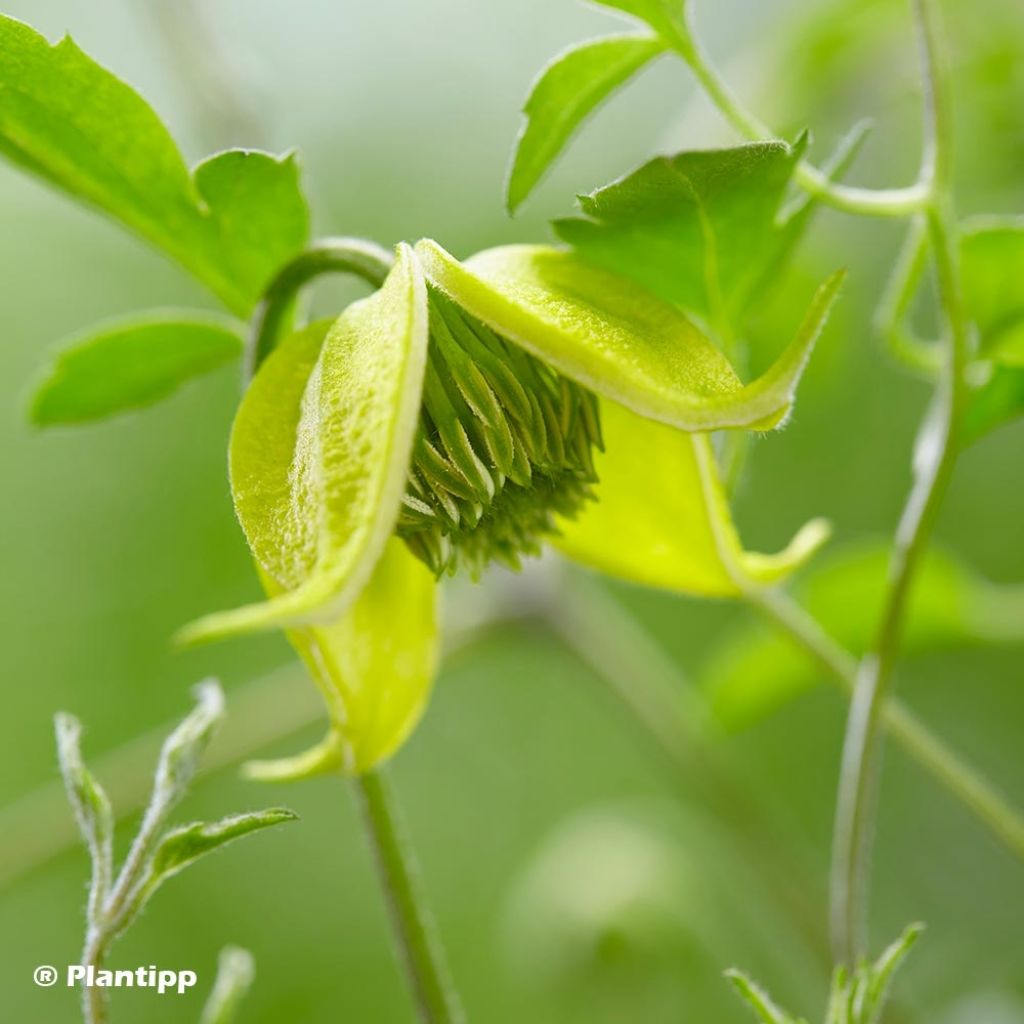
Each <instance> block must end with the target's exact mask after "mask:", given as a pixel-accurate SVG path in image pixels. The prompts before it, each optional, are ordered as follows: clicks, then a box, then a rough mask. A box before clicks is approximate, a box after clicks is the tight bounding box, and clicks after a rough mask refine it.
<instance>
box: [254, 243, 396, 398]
mask: <svg viewBox="0 0 1024 1024" xmlns="http://www.w3.org/2000/svg"><path fill="white" fill-rule="evenodd" d="M391 262H392V260H391V253H390V252H388V250H387V249H384V248H382V247H381V246H379V245H375V244H374V243H373V242H367V241H365V240H364V239H362V238H324V239H321V240H320V241H318V242H314V243H313V244H312V245H311V246H310V247H309V248H308V249H306V250H305V251H304V252H302V253H300V254H299V255H298V256H296V257H295V259H293V260H292V261H291V262H290V263H286V264H285V266H284V267H283V268H282V269H281V270H280V271H279V272H278V274H277V276H276V277H275V278H274V279H273V281H271V282H270V284H269V285H268V286H267V290H266V291H265V292H264V293H263V299H262V300H261V302H260V304H259V307H258V308H257V310H256V313H255V316H254V317H253V323H252V331H251V334H250V338H249V348H248V352H247V357H246V365H245V371H244V373H245V378H246V380H248V379H250V378H251V377H252V375H253V374H254V373H255V372H256V371H257V370H258V369H259V367H260V364H261V363H262V362H263V360H264V359H266V358H267V356H268V355H270V353H271V352H272V351H273V349H274V346H275V345H276V344H277V342H278V339H279V337H280V335H281V332H282V330H283V329H284V327H285V325H286V324H287V323H288V321H289V319H290V317H291V315H292V312H293V310H294V305H295V297H296V295H297V294H298V292H299V289H301V288H302V287H303V286H304V285H307V284H309V282H310V281H312V280H313V279H314V278H317V277H321V276H322V275H324V274H355V275H356V277H361V278H362V279H363V280H364V281H366V282H367V283H368V284H371V285H373V287H374V288H379V287H380V286H381V285H382V284H383V283H384V278H386V277H387V276H388V271H389V270H390V269H391Z"/></svg>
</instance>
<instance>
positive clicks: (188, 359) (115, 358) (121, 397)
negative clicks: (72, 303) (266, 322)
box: [30, 312, 243, 427]
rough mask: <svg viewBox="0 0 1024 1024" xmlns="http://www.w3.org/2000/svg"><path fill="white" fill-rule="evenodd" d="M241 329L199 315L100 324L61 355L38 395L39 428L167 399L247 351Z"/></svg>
mask: <svg viewBox="0 0 1024 1024" xmlns="http://www.w3.org/2000/svg"><path fill="white" fill-rule="evenodd" d="M242 345H243V342H242V337H241V335H240V334H239V331H238V329H237V327H235V326H234V325H233V324H231V323H230V322H227V321H223V320H216V319H213V318H211V317H209V316H205V315H203V314H196V313H184V312H182V313H177V312H169V313H160V314H149V315H148V316H146V317H144V318H139V317H132V318H131V319H126V320H118V321H115V322H113V323H108V324H104V325H101V326H99V327H97V328H94V329H93V330H91V331H89V332H88V333H86V334H83V335H81V336H79V337H77V338H75V339H73V340H71V341H70V342H69V343H68V344H67V346H66V347H65V348H64V349H63V350H62V351H61V352H59V353H58V355H57V358H56V359H55V360H54V362H53V364H52V365H51V366H50V368H49V371H48V372H47V376H46V378H45V379H44V380H43V381H42V383H41V384H39V386H38V387H37V388H36V391H35V394H34V395H33V397H32V405H31V411H30V416H31V419H32V422H33V423H34V424H36V426H40V427H48V426H53V425H55V424H62V423H86V422H90V421H92V420H98V419H103V418H104V417H106V416H112V415H114V414H116V413H120V412H125V411H127V410H130V409H138V408H141V407H142V406H146V405H152V404H153V403H154V402H157V401H159V400H160V399H162V398H165V397H167V395H169V394H171V393H172V392H173V391H175V390H177V388H178V387H179V386H180V385H181V384H183V383H185V382H186V381H188V380H190V379H191V378H193V377H198V376H199V375H200V374H204V373H209V372H210V371H211V370H215V369H217V368H218V367H219V366H223V365H224V364H225V363H229V362H231V361H232V360H234V359H237V358H238V357H239V356H240V355H241V353H242Z"/></svg>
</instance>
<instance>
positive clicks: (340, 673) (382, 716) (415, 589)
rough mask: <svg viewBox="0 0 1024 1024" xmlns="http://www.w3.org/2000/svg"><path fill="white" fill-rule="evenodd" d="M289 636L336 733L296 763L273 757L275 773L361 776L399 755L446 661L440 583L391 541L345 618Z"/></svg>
mask: <svg viewBox="0 0 1024 1024" xmlns="http://www.w3.org/2000/svg"><path fill="white" fill-rule="evenodd" d="M288 639H289V640H290V641H291V642H292V644H293V646H294V647H295V648H296V650H297V651H298V652H299V654H300V656H301V657H302V659H303V661H304V662H305V663H306V666H307V668H308V669H309V671H310V673H311V675H312V676H313V679H314V680H315V681H316V683H317V685H318V686H319V687H320V690H321V692H322V693H323V696H324V699H325V701H326V702H327V711H328V715H329V717H330V719H331V733H329V734H328V737H327V738H326V739H325V740H324V741H323V742H322V743H321V744H320V745H319V746H317V747H314V748H313V750H311V751H309V752H308V753H307V754H306V755H300V756H299V757H298V758H296V759H294V760H293V761H292V762H291V763H290V764H289V763H281V762H271V766H272V767H274V768H275V769H276V777H277V778H288V777H289V774H291V777H296V778H301V777H304V776H306V775H308V774H316V773H318V772H321V771H327V770H341V771H343V772H345V773H346V774H350V775H358V774H360V773H362V772H365V771H368V770H369V769H370V768H373V767H374V766H375V765H377V764H379V763H380V762H381V761H383V760H385V759H386V758H388V757H390V756H391V755H392V754H394V753H395V751H396V750H397V749H398V748H399V747H400V746H401V744H402V743H403V742H404V740H405V739H406V737H407V736H408V735H409V734H410V733H411V732H412V730H413V728H414V727H415V725H416V723H417V722H418V721H419V720H420V717H421V716H422V714H423V711H424V709H425V708H426V704H427V698H428V697H429V695H430V690H431V687H432V686H433V682H434V676H435V675H436V673H437V666H438V662H439V659H440V631H439V627H438V587H437V583H436V581H435V579H434V577H433V575H432V573H431V572H430V570H429V569H427V567H426V566H425V565H424V564H423V563H422V562H421V561H419V559H417V558H416V557H415V556H413V555H412V554H411V553H410V552H409V549H408V548H407V547H406V546H405V544H404V543H403V542H402V541H400V540H398V539H397V538H392V539H391V540H389V541H388V542H387V545H386V547H385V549H384V554H383V556H382V557H381V559H380V561H379V562H378V563H377V565H376V567H375V568H374V570H373V574H372V576H371V577H370V580H369V582H368V583H367V584H366V586H365V587H364V588H363V590H362V592H361V593H360V594H359V597H358V598H357V599H356V601H355V603H354V604H353V605H352V606H351V607H350V608H349V609H348V611H347V612H346V613H345V614H344V615H343V616H342V617H341V618H340V619H338V620H337V621H336V622H332V623H330V624H328V625H324V626H309V627H306V628H303V629H293V630H289V631H288ZM271 766H268V767H271ZM261 774H262V777H263V778H267V777H268V775H267V772H266V768H265V769H264V770H263V772H262V773H261Z"/></svg>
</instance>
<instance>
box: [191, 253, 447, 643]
mask: <svg viewBox="0 0 1024 1024" xmlns="http://www.w3.org/2000/svg"><path fill="white" fill-rule="evenodd" d="M321 338H322V339H323V344H322V346H321V345H320V339H321ZM426 349H427V296H426V285H425V283H424V281H423V277H422V274H421V272H420V270H419V264H418V263H417V261H416V258H415V256H414V255H413V253H412V250H411V249H409V247H408V246H400V247H399V251H398V259H397V261H396V263H395V266H394V269H392V271H391V273H390V274H389V275H388V278H387V281H386V282H385V283H384V285H383V287H382V288H381V289H380V290H379V291H377V292H375V293H374V294H373V295H371V296H370V297H369V298H366V299H362V300H360V301H359V302H355V303H353V304H352V305H351V306H349V307H348V308H347V309H346V310H345V311H344V313H342V314H341V316H340V317H339V318H338V319H337V320H336V321H335V322H334V323H333V324H332V325H331V326H330V328H329V329H328V330H326V332H325V330H324V327H323V325H322V324H321V325H315V326H314V327H311V328H308V329H307V330H306V331H304V332H300V333H299V334H297V335H294V336H293V337H292V338H289V339H286V340H285V341H284V342H283V343H282V344H280V345H279V346H278V347H277V348H276V349H275V350H274V352H273V353H271V355H270V357H269V358H268V359H267V360H266V362H265V363H264V364H263V366H262V367H261V368H260V370H259V372H258V373H257V375H256V377H255V379H254V380H253V382H252V384H251V385H250V387H249V390H248V392H247V393H246V395H245V397H244V398H243V400H242V404H241V406H240V408H239V410H238V415H237V416H236V418H235V425H234V428H233V430H232V435H231V447H230V471H231V489H232V494H233V495H234V499H235V511H236V513H237V515H238V518H239V521H240V522H241V524H242V529H243V531H244V532H245V535H246V539H247V540H248V542H249V546H250V548H251V549H252V552H253V555H254V557H255V558H256V561H257V563H258V564H259V566H260V568H261V570H262V571H263V572H264V573H265V574H266V576H267V577H269V579H270V580H271V581H273V584H274V585H275V587H276V588H278V589H279V591H280V592H279V594H278V595H277V596H274V597H272V599H271V600H270V601H269V602H267V603H264V604H257V605H250V606H247V607H245V608H240V609H236V610H234V611H228V612H221V613H217V614H214V615H210V616H207V617H206V618H204V619H202V620H200V621H199V622H197V623H194V624H193V625H192V626H190V627H187V628H186V629H185V630H184V631H183V633H182V639H185V640H188V641H193V640H198V639H213V638H215V637H221V636H226V635H230V634H233V633H242V632H251V631H253V630H258V629H267V628H271V627H274V626H297V625H304V624H309V623H311V622H316V623H320V624H323V623H329V622H331V621H333V620H336V619H337V618H338V617H340V616H341V615H343V614H344V612H345V611H346V610H347V609H348V607H349V606H351V604H352V602H353V601H354V600H355V598H356V597H357V596H358V594H359V592H360V591H361V590H362V589H363V586H364V585H365V584H366V582H367V580H368V579H369V577H370V574H371V573H372V572H373V568H374V566H375V564H376V563H377V560H378V559H379V558H380V556H381V553H382V552H383V550H384V546H385V544H386V542H387V539H388V537H389V536H390V535H391V533H392V531H393V529H394V525H395V521H396V519H397V517H398V510H399V505H400V502H401V500H402V495H403V494H404V491H405V484H406V478H407V475H408V472H409V463H410V458H411V450H412V443H413V439H414V437H415V433H416V429H417V426H418V423H419V409H420V394H421V389H422V383H423V371H424V364H425V359H426Z"/></svg>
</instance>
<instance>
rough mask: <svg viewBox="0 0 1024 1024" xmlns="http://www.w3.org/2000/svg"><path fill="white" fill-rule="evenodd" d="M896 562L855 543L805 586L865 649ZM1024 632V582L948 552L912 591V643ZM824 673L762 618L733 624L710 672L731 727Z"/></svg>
mask: <svg viewBox="0 0 1024 1024" xmlns="http://www.w3.org/2000/svg"><path fill="white" fill-rule="evenodd" d="M888 569H889V552H888V549H887V548H886V547H885V546H884V545H882V544H878V543H868V544H864V543H860V544H855V545H851V546H849V547H847V548H846V549H844V550H841V551H839V552H836V553H834V554H833V555H832V556H831V557H830V558H828V559H822V561H821V563H820V564H818V565H817V566H815V567H814V568H813V569H812V570H809V572H808V574H807V576H806V578H805V579H804V580H803V581H802V585H801V586H800V588H799V590H798V594H799V596H800V599H801V602H802V603H803V604H804V605H805V606H806V607H807V609H808V611H809V612H810V613H811V614H812V615H813V616H814V617H815V618H816V619H817V620H818V621H819V622H820V623H821V625H822V626H823V627H824V628H825V630H826V631H827V632H828V633H830V634H831V635H832V636H833V637H834V638H835V639H836V640H837V641H839V643H841V644H842V645H843V646H844V647H846V648H847V649H848V650H851V651H853V652H854V653H860V652H862V651H864V650H865V649H866V648H867V646H868V645H869V644H870V642H871V640H872V639H873V634H874V630H875V627H876V622H877V616H878V610H879V608H880V607H881V602H882V599H883V595H884V591H885V586H886V580H887V578H888ZM1022 642H1024V586H1020V585H1015V586H1014V585H996V584H992V583H989V582H988V581H986V580H983V579H981V578H980V577H978V576H977V575H976V574H975V573H974V572H972V571H970V570H969V569H967V568H965V567H964V566H963V565H961V564H960V563H959V562H957V561H955V560H954V559H952V558H951V557H950V556H949V555H947V554H944V553H941V552H938V551H935V550H932V551H930V553H929V554H928V555H926V557H925V559H924V561H923V563H922V565H921V569H920V573H919V577H918V580H917V583H916V584H915V587H914V590H913V593H912V595H911V598H910V611H909V614H908V619H907V630H906V639H905V648H906V650H907V652H908V653H910V654H921V653H925V652H927V651H933V650H945V649H949V648H951V647H957V646H963V645H970V644H978V643H981V644H990V643H991V644H1018V643H1022ZM820 680H821V670H820V668H819V667H818V665H817V664H816V663H815V662H814V661H812V660H811V659H810V658H809V656H808V655H807V654H806V652H805V651H803V650H802V649H800V648H798V647H797V646H796V645H795V644H794V643H793V642H792V641H791V640H789V639H788V638H786V637H784V636H781V635H780V634H778V633H777V632H775V631H773V630H771V629H770V628H769V627H767V626H765V625H762V624H761V623H760V622H755V621H750V622H745V623H743V624H742V625H740V626H739V627H737V628H734V629H732V630H730V631H728V632H727V634H726V635H725V636H724V637H723V638H722V640H721V641H720V642H719V643H718V644H717V645H716V646H715V648H714V650H713V651H712V652H711V654H710V656H709V658H708V660H707V662H706V664H705V667H704V670H703V672H702V685H703V687H704V690H705V692H706V693H707V695H708V698H709V700H710V702H711V704H712V707H713V708H714V711H715V714H716V717H717V718H718V720H719V721H720V722H721V724H722V725H723V726H725V727H726V728H728V729H740V728H744V727H746V726H748V725H750V724H752V723H754V722H755V721H757V720H758V719H760V718H762V717H764V716H766V715H768V714H771V713H772V712H773V711H775V710H777V709H778V708H779V707H781V706H782V705H784V704H785V703H787V702H788V701H790V700H793V699H794V698H796V697H797V696H799V695H800V694H802V693H805V692H806V691H807V690H809V689H810V688H812V687H813V686H815V685H817V683H818V682H819V681H820Z"/></svg>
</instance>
